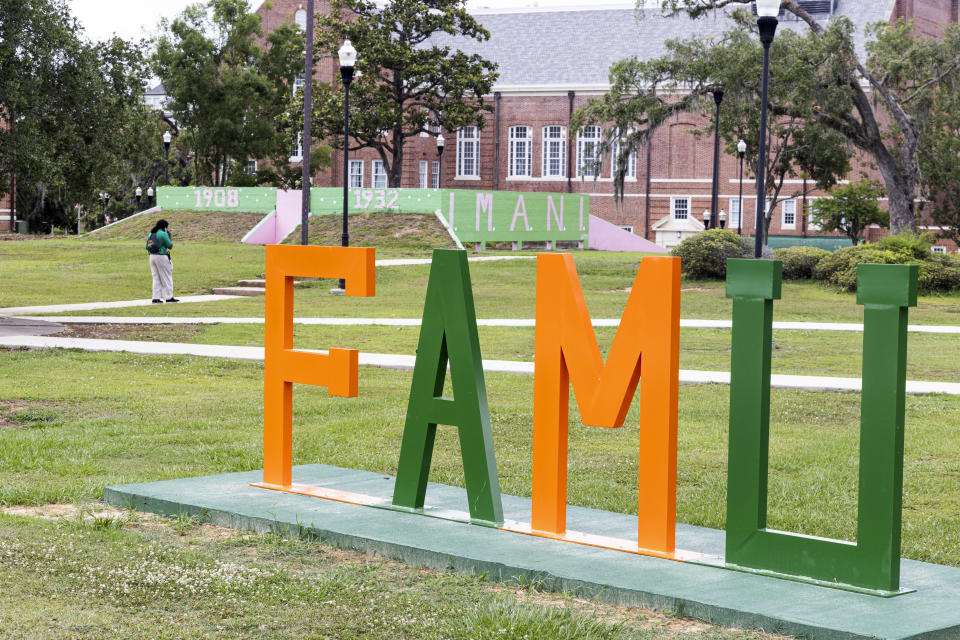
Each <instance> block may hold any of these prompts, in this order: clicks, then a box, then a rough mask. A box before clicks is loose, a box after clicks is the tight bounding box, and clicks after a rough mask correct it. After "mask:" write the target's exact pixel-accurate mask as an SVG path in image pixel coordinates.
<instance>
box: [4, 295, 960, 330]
mask: <svg viewBox="0 0 960 640" xmlns="http://www.w3.org/2000/svg"><path fill="white" fill-rule="evenodd" d="M197 297H200V296H197ZM211 297H212V296H211ZM219 297H222V298H232V297H237V296H219ZM195 302H202V301H195ZM104 304H113V303H104ZM4 311H6V310H4V309H0V314H2V313H3V312H4ZM33 313H39V312H37V311H34V312H33ZM51 313H53V312H51ZM16 317H17V318H18V319H21V320H56V321H57V322H62V323H65V324H263V322H264V320H263V318H252V317H247V318H227V317H208V318H193V317H153V316H150V317H147V316H56V317H53V318H51V317H47V316H32V315H17V316H16ZM420 322H421V321H420V318H294V319H293V323H294V324H300V325H325V326H338V327H347V326H384V327H419V326H420ZM592 322H593V326H595V327H619V326H620V319H619V318H594V319H593V321H592ZM535 324H536V323H535V322H534V320H533V319H531V318H479V319H477V326H478V327H533V326H535ZM732 326H733V323H732V322H731V321H730V320H699V319H691V320H680V327H681V328H685V329H730V328H731V327H732ZM773 328H774V330H775V331H855V332H860V331H863V325H862V324H857V323H849V322H774V323H773ZM907 330H908V331H910V332H911V333H939V334H948V335H960V327H958V326H951V325H929V324H927V325H924V324H912V325H909V326H908V327H907Z"/></svg>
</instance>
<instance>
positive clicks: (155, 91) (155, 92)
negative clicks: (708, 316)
mask: <svg viewBox="0 0 960 640" xmlns="http://www.w3.org/2000/svg"><path fill="white" fill-rule="evenodd" d="M144 95H146V96H165V95H167V90H166V89H164V88H163V85H162V84H158V85H157V86H155V87H154V88H152V89H147V92H146V93H145V94H144Z"/></svg>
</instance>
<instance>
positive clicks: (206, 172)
mask: <svg viewBox="0 0 960 640" xmlns="http://www.w3.org/2000/svg"><path fill="white" fill-rule="evenodd" d="M161 28H162V30H163V32H162V34H161V35H160V36H159V37H158V38H157V40H156V53H155V55H154V68H155V71H156V74H157V75H158V76H159V77H160V79H161V80H162V81H163V84H164V87H165V88H166V90H167V94H168V95H169V96H170V104H169V106H168V108H169V109H170V111H171V112H172V114H173V118H172V119H171V120H169V121H168V124H169V125H170V126H171V128H173V129H174V131H175V132H176V133H179V134H180V135H181V136H183V140H181V141H180V145H179V146H180V147H181V148H183V149H190V150H191V151H192V152H193V163H194V167H193V176H194V179H195V180H198V181H206V180H210V181H212V184H213V185H214V186H222V185H224V184H226V183H227V181H228V180H230V176H231V172H232V171H233V170H234V168H235V166H236V165H245V164H246V161H247V159H248V158H270V159H272V162H271V165H272V172H273V173H265V177H273V178H276V176H278V175H280V174H282V173H283V172H284V171H289V170H290V168H289V167H288V166H286V165H288V164H289V156H290V148H291V146H293V143H294V142H295V136H294V132H291V131H289V130H285V129H284V128H283V127H282V126H280V124H279V123H280V120H279V116H280V115H281V114H282V113H283V111H284V110H285V109H286V108H287V106H288V105H289V103H290V101H291V99H292V98H293V93H294V79H295V78H296V77H297V75H298V74H299V72H300V71H301V70H302V69H303V66H304V53H303V52H304V37H303V33H302V31H301V30H300V29H299V28H298V27H296V26H294V25H292V24H288V25H282V26H281V27H279V28H278V29H276V30H274V31H272V32H271V33H270V35H269V37H268V38H267V45H268V46H267V48H266V49H265V48H263V47H261V46H260V45H259V44H258V39H261V38H263V30H262V29H261V26H260V17H259V16H258V15H256V14H254V13H251V12H250V6H249V3H248V2H247V0H209V1H208V2H206V3H200V4H194V5H191V6H189V7H187V9H185V10H184V11H183V13H182V14H180V15H179V16H178V17H177V18H175V19H174V20H173V21H172V22H166V21H164V22H162V23H161ZM314 166H317V168H318V169H319V168H321V165H319V164H318V165H314Z"/></svg>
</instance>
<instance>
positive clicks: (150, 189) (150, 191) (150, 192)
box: [147, 187, 153, 205]
mask: <svg viewBox="0 0 960 640" xmlns="http://www.w3.org/2000/svg"><path fill="white" fill-rule="evenodd" d="M147 204H148V205H150V204H153V187H147Z"/></svg>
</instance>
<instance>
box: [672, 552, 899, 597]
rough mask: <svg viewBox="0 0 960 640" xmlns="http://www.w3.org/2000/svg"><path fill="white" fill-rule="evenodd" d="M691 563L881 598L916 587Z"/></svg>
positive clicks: (719, 561) (700, 561) (716, 562)
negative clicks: (890, 588) (874, 585)
mask: <svg viewBox="0 0 960 640" xmlns="http://www.w3.org/2000/svg"><path fill="white" fill-rule="evenodd" d="M687 562H689V563H691V564H701V565H704V566H706V567H715V568H718V569H729V570H730V571H740V572H742V573H752V574H753V575H756V576H764V577H767V578H779V579H780V580H790V581H791V582H801V583H803V584H812V585H816V586H818V587H828V588H830V589H839V590H841V591H850V592H851V593H860V594H863V595H866V596H878V597H880V598H895V597H897V596H902V595H905V594H908V593H914V592H915V591H916V589H906V588H901V589H899V590H898V591H884V590H883V589H869V588H867V587H858V586H855V585H852V584H843V583H840V582H830V581H829V580H819V579H817V578H808V577H806V576H795V575H791V574H789V573H778V572H776V571H768V570H766V569H754V568H752V567H742V566H740V565H736V564H730V563H727V562H724V561H723V559H721V558H713V557H707V558H699V559H696V560H688V561H687Z"/></svg>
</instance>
